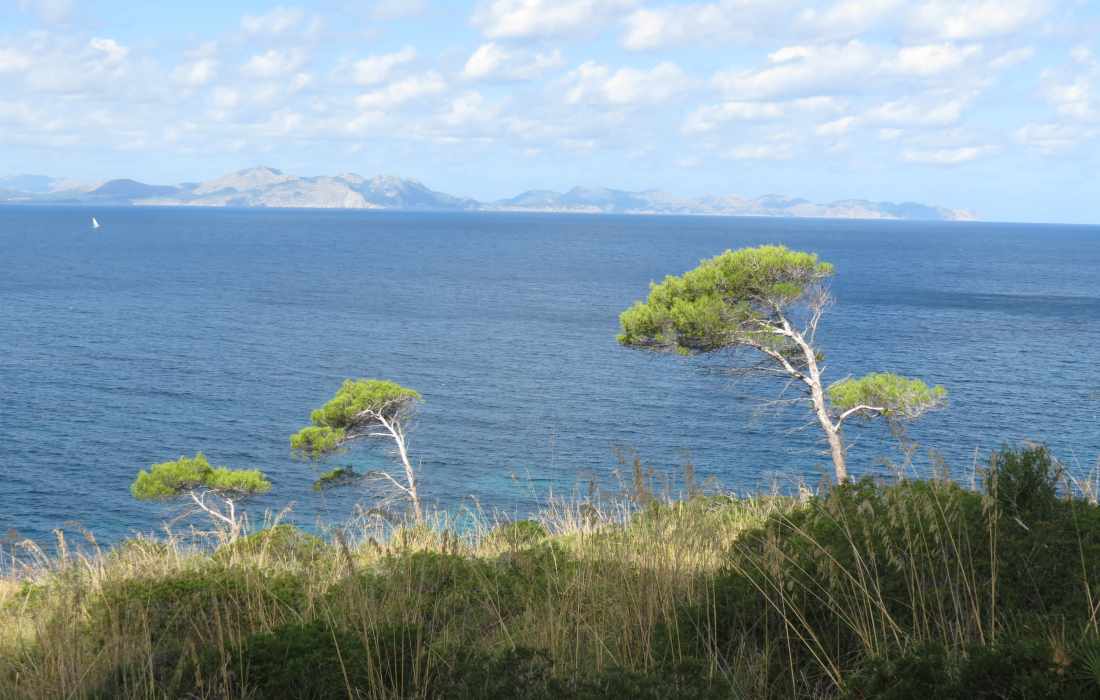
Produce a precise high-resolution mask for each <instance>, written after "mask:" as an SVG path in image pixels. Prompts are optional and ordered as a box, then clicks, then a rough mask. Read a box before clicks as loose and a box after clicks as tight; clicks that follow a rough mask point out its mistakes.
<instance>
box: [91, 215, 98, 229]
mask: <svg viewBox="0 0 1100 700" xmlns="http://www.w3.org/2000/svg"><path fill="white" fill-rule="evenodd" d="M92 228H93V229H96V228H99V222H98V221H96V220H95V217H94V216H93V217H92Z"/></svg>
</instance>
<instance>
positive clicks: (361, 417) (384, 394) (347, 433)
mask: <svg viewBox="0 0 1100 700" xmlns="http://www.w3.org/2000/svg"><path fill="white" fill-rule="evenodd" d="M420 400H421V396H420V394H419V393H417V392H416V391H414V390H412V389H407V388H405V387H403V386H401V385H400V384H398V383H396V382H391V381H387V380H383V379H348V380H345V381H344V383H343V385H342V386H341V387H340V389H339V390H338V391H337V392H336V395H335V396H333V397H332V399H331V400H329V401H328V403H326V404H325V405H324V406H322V407H320V408H318V409H316V410H314V411H313V412H312V413H310V422H311V423H312V425H309V426H307V427H305V428H302V429H301V430H299V431H298V432H297V433H295V434H294V435H292V436H291V437H290V446H291V447H292V448H293V449H295V450H299V451H301V452H303V453H305V454H307V455H309V456H321V455H324V454H327V453H330V452H333V451H335V450H336V449H338V448H340V447H341V446H343V445H344V444H345V443H347V442H349V441H351V440H354V439H356V438H358V437H364V436H366V435H367V434H368V433H369V432H370V429H371V428H373V427H376V426H379V425H381V424H383V423H388V422H393V421H395V420H396V421H404V420H407V419H408V417H409V415H410V414H411V412H412V411H413V410H414V409H415V406H416V404H417V402H419V401H420Z"/></svg>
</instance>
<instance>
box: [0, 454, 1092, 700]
mask: <svg viewBox="0 0 1100 700" xmlns="http://www.w3.org/2000/svg"><path fill="white" fill-rule="evenodd" d="M980 484H981V488H978V489H975V490H971V489H965V488H962V487H960V486H959V485H957V484H955V483H951V482H949V481H943V480H930V481H898V482H891V483H884V482H876V481H872V480H870V479H864V480H861V481H857V482H849V483H846V484H843V485H841V486H836V487H833V488H831V489H828V490H825V491H823V492H821V493H819V494H817V495H809V494H806V495H804V496H802V497H798V498H794V497H790V498H788V497H778V496H769V497H754V498H735V497H732V496H728V495H713V494H712V495H708V496H696V497H694V498H691V499H689V500H685V501H665V500H662V499H659V498H655V497H654V496H653V494H651V493H648V492H647V491H646V489H645V488H644V487H640V488H639V489H638V490H637V491H636V493H635V494H634V496H635V497H634V498H633V499H632V500H631V501H630V502H629V503H628V502H625V501H624V502H622V503H620V504H619V505H618V506H617V507H615V508H608V507H606V506H601V505H600V504H598V503H574V504H572V505H568V506H566V505H563V504H560V503H558V504H554V505H553V507H549V508H548V510H547V511H546V512H544V513H543V514H542V515H541V517H539V518H538V519H537V520H531V521H519V522H511V523H500V524H496V525H495V526H493V527H489V526H484V527H481V528H480V529H478V530H477V531H476V532H456V531H455V529H454V528H451V527H448V526H447V523H446V522H443V521H437V522H435V523H434V524H433V525H432V526H429V525H417V524H415V523H412V524H410V525H409V526H407V527H392V528H390V529H388V531H387V534H388V536H387V537H385V538H384V539H382V538H380V535H379V534H377V533H367V532H362V533H359V536H358V537H355V536H354V533H347V532H344V533H340V534H339V535H338V536H335V537H333V538H332V542H326V541H324V540H322V539H320V538H318V537H315V536H312V535H309V534H306V533H304V532H301V531H299V530H297V529H295V528H293V527H291V526H289V525H279V526H276V527H272V528H269V529H266V530H261V531H258V532H255V533H253V534H251V535H247V536H244V537H241V538H238V539H236V540H235V541H233V542H231V543H230V542H224V543H223V544H221V546H218V547H217V548H216V549H213V548H211V547H207V548H206V549H202V548H195V547H194V546H190V545H188V544H185V543H184V542H182V541H179V540H169V541H153V540H134V541H130V542H127V543H125V544H123V545H122V546H119V547H117V548H115V549H113V550H112V551H110V552H106V553H98V552H95V551H93V552H92V553H85V554H74V553H71V552H68V551H67V550H65V549H62V550H61V553H60V554H59V555H58V556H55V557H52V558H48V559H47V558H42V559H41V560H39V561H38V562H37V563H34V564H33V565H32V566H30V568H29V569H26V570H20V571H16V572H13V573H12V574H11V575H9V576H7V577H6V578H5V579H3V580H0V698H25V697H33V698H39V697H42V698H45V697H51V698H52V697H72V698H114V697H142V698H144V697H165V698H183V697H187V698H191V697H205V698H224V697H296V698H297V697H302V698H354V697H364V698H398V697H439V698H447V697H454V698H466V697H525V698H553V697H592V698H595V697H653V698H658V697H659V698H666V697H672V698H677V697H679V698H707V697H714V698H792V697H807V698H850V699H856V698H912V697H936V698H937V700H947V699H953V698H960V699H961V698H1086V697H1087V698H1095V697H1097V696H1098V694H1100V629H1098V624H1100V623H1098V619H1097V617H1098V614H1100V596H1098V593H1100V589H1098V586H1100V507H1098V506H1097V505H1096V503H1095V502H1094V501H1093V500H1090V499H1088V498H1084V497H1083V496H1082V495H1081V493H1080V490H1079V489H1078V490H1074V489H1071V488H1069V485H1068V484H1067V483H1065V481H1064V475H1063V474H1062V472H1061V471H1060V469H1059V467H1058V465H1057V463H1056V462H1055V461H1054V460H1053V459H1052V458H1051V456H1050V455H1049V454H1048V453H1047V452H1046V450H1045V449H1043V448H1041V447H1028V448H1025V449H1022V450H1018V451H1006V452H1002V453H997V454H994V455H992V456H991V457H990V460H989V464H988V468H987V469H986V470H984V471H983V473H982V474H981V479H980ZM1074 494H1076V495H1074ZM427 520H428V521H429V522H430V521H431V520H432V519H431V518H430V517H429V518H427ZM372 534H373V536H371V535H372ZM192 545H193V543H192ZM16 574H18V576H17V575H16Z"/></svg>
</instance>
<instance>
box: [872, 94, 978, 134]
mask: <svg viewBox="0 0 1100 700" xmlns="http://www.w3.org/2000/svg"><path fill="white" fill-rule="evenodd" d="M967 102H968V100H967V99H965V98H962V97H954V98H950V99H947V100H943V101H938V100H936V99H935V98H931V99H930V98H926V97H919V96H918V97H903V98H901V99H898V100H892V101H890V102H885V103H883V104H880V105H877V106H876V107H873V108H872V109H870V110H868V111H867V113H866V114H865V115H863V119H862V120H863V121H865V122H868V123H871V124H881V125H888V126H904V127H921V126H950V125H952V124H955V123H957V122H958V121H959V120H960V119H961V118H962V114H963V110H964V109H965V107H966V105H967Z"/></svg>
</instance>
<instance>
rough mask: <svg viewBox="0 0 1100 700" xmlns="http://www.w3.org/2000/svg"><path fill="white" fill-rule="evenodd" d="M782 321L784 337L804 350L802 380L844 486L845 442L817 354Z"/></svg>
mask: <svg viewBox="0 0 1100 700" xmlns="http://www.w3.org/2000/svg"><path fill="white" fill-rule="evenodd" d="M818 316H819V314H815V317H814V322H813V323H814V325H816V319H817V317H818ZM779 318H780V320H781V321H782V323H783V331H784V335H787V336H788V337H790V338H791V340H793V341H794V342H795V343H796V344H797V345H798V347H799V348H800V349H801V350H802V355H803V357H804V359H805V360H806V372H807V374H806V375H803V376H802V380H803V381H804V382H805V383H806V385H807V386H809V388H810V401H811V402H812V403H813V409H814V415H815V416H817V421H818V423H820V424H821V429H822V430H824V431H825V439H826V440H827V441H828V442H829V453H830V454H831V455H832V458H833V470H834V471H835V473H836V481H837V483H838V484H843V483H844V482H845V481H847V480H848V465H847V462H846V460H845V454H844V440H843V438H841V436H840V422H839V421H837V422H836V423H834V422H833V419H832V418H830V417H829V409H828V406H826V404H825V389H824V388H823V387H822V385H821V369H820V368H819V367H818V366H817V353H815V352H814V349H813V347H812V346H811V345H810V343H809V342H807V340H806V338H805V336H803V334H802V333H800V332H798V331H796V330H794V328H793V327H792V326H791V324H790V322H789V321H787V319H786V318H785V317H784V316H782V315H780V317H779Z"/></svg>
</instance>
